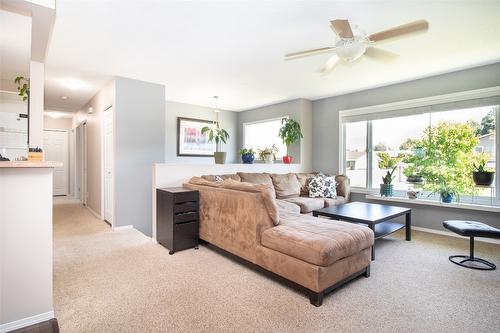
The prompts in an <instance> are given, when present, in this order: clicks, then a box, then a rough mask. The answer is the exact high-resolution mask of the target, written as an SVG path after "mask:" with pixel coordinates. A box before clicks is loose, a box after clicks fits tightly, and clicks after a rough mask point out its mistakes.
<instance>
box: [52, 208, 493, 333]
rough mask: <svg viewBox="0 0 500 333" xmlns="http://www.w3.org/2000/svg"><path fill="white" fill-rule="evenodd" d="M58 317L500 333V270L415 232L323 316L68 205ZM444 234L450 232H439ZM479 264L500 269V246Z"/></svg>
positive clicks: (208, 258) (235, 327) (197, 325)
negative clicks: (457, 258)
mask: <svg viewBox="0 0 500 333" xmlns="http://www.w3.org/2000/svg"><path fill="white" fill-rule="evenodd" d="M54 220H55V221H54V222H55V223H54V306H55V313H56V317H57V319H58V320H59V324H60V327H61V332H63V333H66V332H334V331H335V332H498V331H499V329H500V270H499V269H497V270H496V271H493V272H482V271H474V270H469V269H464V268H461V267H458V266H456V265H453V264H452V263H450V262H449V261H448V256H449V255H450V254H459V253H466V252H467V248H468V241H467V240H465V239H457V238H451V237H444V236H436V235H431V234H426V233H419V232H414V233H413V235H414V240H413V241H412V242H406V241H404V240H403V235H402V233H397V234H394V235H393V236H392V237H390V238H388V239H383V240H380V241H377V260H376V261H374V262H373V263H372V269H371V277H370V278H368V279H366V278H359V279H356V280H354V281H353V282H351V283H350V284H348V285H347V286H345V287H343V288H341V289H339V290H337V291H335V292H334V293H332V294H330V295H329V296H327V297H326V298H325V301H324V304H323V306H322V307H320V308H316V307H314V306H312V305H310V304H309V300H308V298H307V297H306V296H305V295H303V294H301V293H299V292H297V291H295V290H292V289H289V288H287V287H285V286H283V285H282V284H280V283H278V282H276V281H274V280H272V279H269V278H267V277H265V276H263V275H262V274H259V273H257V272H255V271H253V270H251V269H249V268H247V267H245V266H243V265H241V264H239V263H237V262H235V261H233V260H231V259H229V258H227V257H225V256H223V255H221V254H219V253H217V252H215V251H213V250H211V249H208V248H206V247H201V248H200V250H198V251H195V250H186V251H182V252H178V253H176V254H175V255H173V256H170V255H168V251H167V250H166V249H164V248H163V247H162V246H160V245H156V244H153V243H152V242H151V240H150V239H149V238H147V237H145V236H144V235H143V234H141V233H140V232H138V231H136V230H127V231H115V232H113V231H111V230H110V228H109V226H108V225H106V224H105V223H104V222H100V221H99V220H97V219H96V218H94V217H93V216H92V215H91V214H90V213H89V212H88V211H87V210H86V209H84V208H82V207H80V206H79V205H77V204H75V203H74V202H70V201H56V205H55V209H54ZM436 223H439V221H436ZM477 255H478V256H481V257H484V258H486V259H489V260H492V261H494V262H496V263H497V264H498V265H500V246H498V245H491V244H484V243H482V244H481V243H478V244H477Z"/></svg>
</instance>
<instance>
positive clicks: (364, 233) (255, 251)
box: [184, 173, 374, 306]
mask: <svg viewBox="0 0 500 333" xmlns="http://www.w3.org/2000/svg"><path fill="white" fill-rule="evenodd" d="M304 175H305V174H304ZM292 176H293V177H296V179H297V180H298V179H300V177H302V174H301V175H297V174H286V175H270V174H242V173H239V174H235V175H217V176H214V175H210V176H204V177H202V178H200V177H193V178H192V179H191V180H190V181H189V183H186V184H184V186H185V187H187V188H189V189H193V190H198V191H199V193H200V238H201V239H202V240H204V241H207V242H208V243H211V244H213V245H215V246H217V247H219V248H222V249H224V250H226V251H228V252H230V253H232V254H234V255H236V256H239V257H241V258H243V259H245V260H247V261H249V262H251V263H253V264H256V265H258V266H260V267H262V268H264V269H266V270H268V271H271V272H273V273H275V274H277V275H280V276H282V277H284V278H286V279H288V280H290V281H292V282H294V283H295V284H298V285H300V286H303V287H305V288H306V289H307V292H308V293H309V298H310V302H311V304H313V305H315V306H320V305H321V304H322V302H323V297H324V295H325V294H326V293H328V292H329V291H331V290H333V289H335V288H336V287H337V286H339V285H341V284H343V283H345V282H347V281H349V280H351V279H353V278H355V277H357V276H359V275H364V276H366V277H368V276H369V274H370V258H371V256H370V255H371V246H372V245H373V242H374V236H373V232H372V231H371V230H370V229H369V228H366V227H363V226H359V225H356V224H352V223H348V222H341V221H331V220H326V219H322V218H317V217H313V216H311V215H310V214H304V213H307V212H308V211H310V210H311V208H312V207H319V206H322V207H324V206H325V205H330V204H340V203H341V202H345V201H346V200H348V197H349V193H348V181H349V180H348V179H347V177H344V176H338V179H339V184H338V185H337V193H338V194H339V197H341V196H342V198H337V200H325V199H324V198H314V199H315V200H314V204H313V203H312V202H313V201H310V200H307V199H309V198H307V197H306V196H305V191H306V190H307V186H306V183H304V186H302V185H301V187H300V189H299V192H300V191H301V190H302V196H300V193H299V196H296V191H297V188H296V187H297V183H296V182H295V181H293V179H292V178H291V177H292ZM285 183H286V185H285ZM290 184H293V186H292V185H290ZM299 184H302V183H301V182H300V181H299ZM342 186H343V188H342ZM290 188H293V190H292V191H293V194H290V193H288V194H287V193H286V191H285V192H284V189H288V190H290ZM346 191H347V192H346ZM285 196H286V198H285ZM278 197H280V198H279V199H278ZM292 198H293V199H294V200H289V199H292ZM298 198H304V199H298ZM302 200H303V201H302ZM312 209H316V208H312ZM301 212H302V213H301Z"/></svg>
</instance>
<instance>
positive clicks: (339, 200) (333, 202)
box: [323, 196, 346, 207]
mask: <svg viewBox="0 0 500 333" xmlns="http://www.w3.org/2000/svg"><path fill="white" fill-rule="evenodd" d="M323 200H325V207H330V206H336V205H343V204H345V203H346V201H345V198H344V197H341V196H337V197H336V198H335V199H334V198H323Z"/></svg>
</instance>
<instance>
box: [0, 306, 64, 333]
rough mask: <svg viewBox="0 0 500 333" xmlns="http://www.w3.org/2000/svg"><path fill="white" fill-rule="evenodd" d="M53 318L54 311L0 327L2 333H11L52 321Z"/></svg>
mask: <svg viewBox="0 0 500 333" xmlns="http://www.w3.org/2000/svg"><path fill="white" fill-rule="evenodd" d="M52 318H54V311H49V312H45V313H40V314H37V315H34V316H31V317H27V318H23V319H19V320H16V321H11V322H10V323H5V324H1V325H0V333H5V332H10V331H13V330H17V329H19V328H23V327H26V326H30V325H34V324H38V323H41V322H44V321H47V320H50V319H52Z"/></svg>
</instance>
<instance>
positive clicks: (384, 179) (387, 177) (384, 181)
mask: <svg viewBox="0 0 500 333" xmlns="http://www.w3.org/2000/svg"><path fill="white" fill-rule="evenodd" d="M395 171H396V166H394V167H393V168H392V169H391V170H390V171H387V173H386V174H385V176H383V177H382V184H385V185H391V184H392V181H393V180H394V178H395V176H394V172H395Z"/></svg>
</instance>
